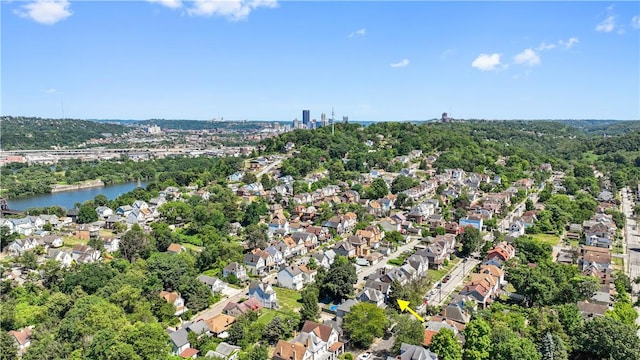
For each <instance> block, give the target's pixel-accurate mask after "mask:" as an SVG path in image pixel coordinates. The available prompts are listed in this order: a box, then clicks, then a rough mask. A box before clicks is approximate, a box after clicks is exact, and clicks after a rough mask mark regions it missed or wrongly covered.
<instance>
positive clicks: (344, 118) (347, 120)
mask: <svg viewBox="0 0 640 360" xmlns="http://www.w3.org/2000/svg"><path fill="white" fill-rule="evenodd" d="M342 122H343V123H345V124H348V123H349V117H348V116H343V117H342Z"/></svg>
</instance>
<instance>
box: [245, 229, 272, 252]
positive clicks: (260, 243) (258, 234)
mask: <svg viewBox="0 0 640 360" xmlns="http://www.w3.org/2000/svg"><path fill="white" fill-rule="evenodd" d="M244 234H245V239H246V242H247V246H248V247H249V249H257V248H260V249H264V248H266V247H267V246H268V244H269V243H268V241H269V237H268V236H267V228H266V226H265V225H264V224H251V225H248V226H247V227H246V229H245V230H244Z"/></svg>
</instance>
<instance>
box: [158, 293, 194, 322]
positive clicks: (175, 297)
mask: <svg viewBox="0 0 640 360" xmlns="http://www.w3.org/2000/svg"><path fill="white" fill-rule="evenodd" d="M160 297H161V298H163V299H165V300H166V301H167V302H168V303H169V304H172V305H173V306H175V307H176V312H175V314H174V315H175V316H180V315H182V314H184V313H185V312H186V311H187V310H189V309H187V307H186V306H184V299H183V298H182V296H181V295H180V293H178V292H177V291H173V292H168V291H164V290H163V291H160Z"/></svg>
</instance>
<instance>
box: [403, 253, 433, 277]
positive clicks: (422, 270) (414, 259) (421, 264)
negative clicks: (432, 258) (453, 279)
mask: <svg viewBox="0 0 640 360" xmlns="http://www.w3.org/2000/svg"><path fill="white" fill-rule="evenodd" d="M407 264H409V265H410V266H411V267H413V268H414V269H415V271H416V276H417V277H420V276H423V275H425V274H426V273H427V270H428V269H429V258H428V257H426V256H421V255H419V254H413V255H411V256H409V257H408V258H407Z"/></svg>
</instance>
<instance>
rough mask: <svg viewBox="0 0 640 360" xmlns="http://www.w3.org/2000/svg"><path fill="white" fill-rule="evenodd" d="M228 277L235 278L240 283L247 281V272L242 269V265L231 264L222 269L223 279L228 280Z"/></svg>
mask: <svg viewBox="0 0 640 360" xmlns="http://www.w3.org/2000/svg"><path fill="white" fill-rule="evenodd" d="M230 275H233V276H235V277H236V278H237V279H238V280H240V281H245V280H247V279H249V276H248V275H247V270H246V269H245V268H244V266H243V265H241V264H239V263H237V262H232V263H231V264H229V265H227V266H225V267H224V268H223V269H222V276H223V277H225V278H228V277H229V276H230Z"/></svg>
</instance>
